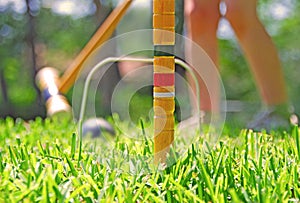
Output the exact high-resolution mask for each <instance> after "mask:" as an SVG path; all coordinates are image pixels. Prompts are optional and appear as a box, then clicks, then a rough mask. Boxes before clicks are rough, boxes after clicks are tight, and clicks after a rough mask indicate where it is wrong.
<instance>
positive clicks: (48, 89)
mask: <svg viewBox="0 0 300 203" xmlns="http://www.w3.org/2000/svg"><path fill="white" fill-rule="evenodd" d="M36 83H37V84H38V86H39V88H40V90H41V92H42V95H43V98H44V100H45V103H46V109H47V116H49V117H51V118H54V117H55V118H58V119H70V118H71V116H72V113H71V107H70V105H69V104H68V101H67V99H66V98H65V97H64V96H63V95H62V94H60V93H59V90H58V85H59V76H58V72H57V70H56V69H54V68H51V67H45V68H43V69H41V70H40V71H39V72H38V73H37V75H36Z"/></svg>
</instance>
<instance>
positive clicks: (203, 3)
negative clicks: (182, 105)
mask: <svg viewBox="0 0 300 203" xmlns="http://www.w3.org/2000/svg"><path fill="white" fill-rule="evenodd" d="M219 3H220V0H185V6H184V9H185V22H186V27H187V36H188V38H189V39H191V40H192V41H193V42H195V43H197V44H198V45H199V46H200V47H201V48H203V49H204V51H205V52H206V53H207V54H208V55H209V56H210V58H211V59H212V61H213V62H214V63H215V65H218V41H217V36H216V31H217V28H218V22H219V19H220V13H219ZM197 55H199V53H198V52H196V51H195V50H194V48H193V47H192V46H187V47H186V58H187V60H188V61H194V60H195V59H197V58H199V56H197ZM188 79H189V81H190V84H191V85H192V87H193V88H194V89H195V85H194V84H193V82H191V81H192V80H191V77H189V78H188ZM197 79H198V81H199V86H200V100H201V101H200V108H201V110H203V111H206V112H210V111H212V109H213V107H214V110H213V111H219V108H218V107H217V106H219V100H220V99H219V97H220V96H219V92H220V91H219V81H218V76H217V75H213V76H212V77H211V80H212V81H213V83H214V85H213V86H214V87H213V89H214V91H212V92H211V97H210V95H209V93H208V90H207V88H206V85H205V84H204V82H203V80H202V79H201V77H200V76H198V78H197ZM194 106H196V105H195V104H194Z"/></svg>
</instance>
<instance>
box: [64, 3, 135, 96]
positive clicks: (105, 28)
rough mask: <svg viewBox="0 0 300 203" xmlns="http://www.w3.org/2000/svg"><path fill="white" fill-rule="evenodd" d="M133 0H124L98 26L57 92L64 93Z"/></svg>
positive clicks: (65, 73)
mask: <svg viewBox="0 0 300 203" xmlns="http://www.w3.org/2000/svg"><path fill="white" fill-rule="evenodd" d="M132 1H133V0H125V1H124V2H123V3H121V4H120V5H119V6H118V7H116V8H115V9H114V10H113V11H112V13H111V14H110V15H109V16H108V18H107V19H106V20H105V21H104V23H103V24H102V25H101V26H100V27H99V29H98V30H97V31H96V33H95V34H94V35H93V37H92V38H91V39H90V41H89V42H88V43H87V44H86V46H85V47H84V48H83V49H82V50H81V52H80V53H79V54H78V55H77V57H76V58H75V60H74V61H73V63H72V64H71V65H70V66H69V67H68V68H67V70H66V71H65V72H64V74H63V75H62V77H61V78H60V82H59V92H61V93H66V92H67V91H68V90H69V89H70V88H71V86H72V85H73V84H74V83H75V80H76V78H77V75H78V73H79V71H80V69H81V66H82V64H83V63H84V61H85V60H86V59H87V57H88V56H89V55H90V54H91V53H92V52H93V51H94V50H95V49H96V48H97V47H98V46H100V45H101V44H103V43H104V42H105V40H107V39H108V38H109V37H110V36H111V35H112V33H113V31H114V29H115V28H116V26H117V24H118V23H119V21H120V20H121V19H122V17H123V16H124V14H125V13H126V11H127V9H128V7H129V6H130V4H131V3H132Z"/></svg>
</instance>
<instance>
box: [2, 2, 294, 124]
mask: <svg viewBox="0 0 300 203" xmlns="http://www.w3.org/2000/svg"><path fill="white" fill-rule="evenodd" d="M178 2H179V3H178V4H177V6H178V8H177V10H178V11H182V1H180V0H179V1H178ZM180 2H181V3H180ZM117 4H118V1H117V0H0V117H6V116H11V117H14V118H17V117H22V118H24V119H32V118H34V117H36V116H41V117H45V115H46V112H45V107H44V103H43V101H42V99H41V95H40V92H39V90H38V88H37V87H36V85H35V74H36V72H37V71H38V70H39V69H40V68H42V67H44V66H51V67H55V68H57V69H58V70H60V72H61V73H62V72H63V71H64V70H65V69H66V68H67V67H68V65H69V64H70V63H71V62H72V59H74V58H75V56H76V55H77V54H78V53H79V51H80V50H81V49H82V48H83V47H84V45H85V44H86V43H87V42H88V40H89V39H90V37H91V36H92V35H93V33H94V32H95V30H96V29H97V27H98V26H99V25H100V24H101V23H102V22H103V20H104V19H105V18H106V16H107V15H108V14H109V13H110V12H111V10H112V9H113V8H114V7H115V6H116V5H117ZM221 9H224V8H221ZM299 10H300V1H299V0H285V1H281V0H259V4H258V13H259V16H260V18H261V20H262V21H263V23H264V25H265V26H266V29H267V31H268V32H269V34H270V35H271V36H272V38H273V41H274V43H275V44H276V46H277V48H278V53H279V55H280V58H281V62H282V65H283V69H284V74H285V78H286V81H287V88H288V92H289V96H290V101H291V104H292V105H293V106H294V108H295V112H296V113H297V114H299V113H300V93H299V91H300V80H299V77H300V68H299V64H300V40H299V33H300V12H299ZM179 14H180V13H179ZM151 16H152V13H151V0H136V2H135V3H134V4H133V5H132V6H131V8H130V9H129V11H128V13H127V15H126V16H125V17H124V18H123V19H122V21H121V23H120V24H119V26H118V28H117V29H116V31H115V33H114V34H115V35H118V34H121V33H124V32H128V31H133V30H136V29H145V28H146V29H148V28H151V23H152V22H151V18H152V17H151ZM179 16H180V15H179ZM182 20H183V19H181V18H179V17H178V18H177V23H179V24H180V23H181V22H182ZM178 32H182V33H183V34H184V31H183V30H180V29H179V31H178ZM218 38H219V45H220V59H221V67H220V70H221V75H222V79H223V83H224V86H225V90H226V98H227V100H229V101H233V102H230V104H233V105H232V108H233V109H232V110H233V111H234V108H235V105H234V104H237V105H236V108H237V109H242V110H244V111H246V112H247V113H248V112H249V113H250V114H251V113H253V112H255V111H257V110H258V108H259V106H260V98H259V94H258V92H257V90H256V87H255V83H254V82H253V79H252V77H251V76H250V75H251V74H250V71H249V69H248V67H247V66H248V65H247V63H246V61H245V59H244V57H243V53H242V51H241V49H240V47H239V45H238V43H237V41H236V38H235V36H234V33H233V32H232V30H231V28H230V25H229V24H228V22H227V21H226V20H225V19H222V20H221V22H220V24H219V31H218ZM134 43H135V42H134V40H132V41H131V42H128V44H122V45H118V46H117V49H116V50H117V51H120V50H122V49H126V46H134ZM270 74H272V73H270ZM110 80H118V78H117V77H116V78H111V79H110ZM105 84H106V83H104V84H103V85H104V87H103V88H104V89H105ZM108 87H109V85H108ZM148 92H149V91H144V92H143V91H141V92H140V93H139V94H141V95H143V94H144V95H145V94H146V95H147V93H148ZM139 94H138V95H137V96H136V98H135V99H137V102H139V103H144V104H146V105H148V106H149V107H150V106H151V98H152V97H151V95H147V96H139ZM67 97H68V99H69V100H71V99H72V91H70V92H69V93H68V95H67ZM100 100H101V99H100ZM105 108H106V107H103V109H105ZM135 111H139V108H135ZM140 111H143V110H142V109H141V110H140ZM99 114H100V116H106V115H107V114H109V112H107V111H105V110H103V111H99Z"/></svg>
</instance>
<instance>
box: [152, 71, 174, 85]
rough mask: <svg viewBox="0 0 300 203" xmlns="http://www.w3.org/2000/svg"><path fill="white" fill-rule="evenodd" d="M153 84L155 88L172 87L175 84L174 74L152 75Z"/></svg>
mask: <svg viewBox="0 0 300 203" xmlns="http://www.w3.org/2000/svg"><path fill="white" fill-rule="evenodd" d="M153 84H154V86H156V87H160V86H173V85H174V84H175V75H174V73H154V75H153Z"/></svg>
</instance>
